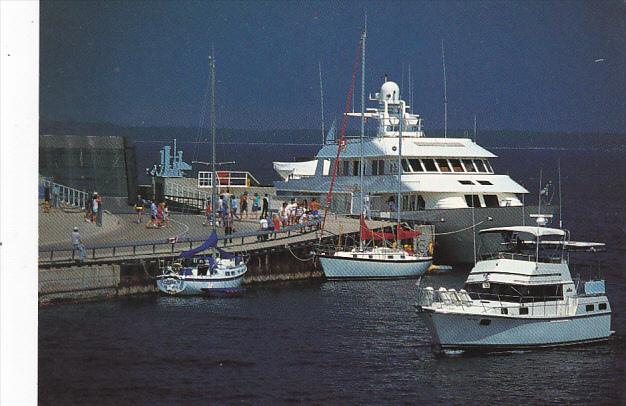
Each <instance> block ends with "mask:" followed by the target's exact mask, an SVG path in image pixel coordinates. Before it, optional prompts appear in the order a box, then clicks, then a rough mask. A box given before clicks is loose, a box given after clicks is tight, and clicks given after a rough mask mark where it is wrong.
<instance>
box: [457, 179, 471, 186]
mask: <svg viewBox="0 0 626 406" xmlns="http://www.w3.org/2000/svg"><path fill="white" fill-rule="evenodd" d="M459 183H460V184H461V185H473V184H474V182H472V181H471V180H460V181H459Z"/></svg>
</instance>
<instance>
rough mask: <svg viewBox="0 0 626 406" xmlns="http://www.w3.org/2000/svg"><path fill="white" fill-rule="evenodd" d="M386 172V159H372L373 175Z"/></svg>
mask: <svg viewBox="0 0 626 406" xmlns="http://www.w3.org/2000/svg"><path fill="white" fill-rule="evenodd" d="M384 174H385V161H383V160H382V159H380V160H374V161H372V175H384Z"/></svg>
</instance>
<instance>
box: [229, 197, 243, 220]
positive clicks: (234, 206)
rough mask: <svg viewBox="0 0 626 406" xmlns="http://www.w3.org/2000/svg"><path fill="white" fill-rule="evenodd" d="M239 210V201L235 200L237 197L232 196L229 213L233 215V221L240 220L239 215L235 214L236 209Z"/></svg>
mask: <svg viewBox="0 0 626 406" xmlns="http://www.w3.org/2000/svg"><path fill="white" fill-rule="evenodd" d="M238 208H239V201H238V200H237V196H235V195H232V196H231V197H230V213H231V214H232V215H233V220H234V219H237V220H241V218H240V217H239V215H238V214H237V209H238Z"/></svg>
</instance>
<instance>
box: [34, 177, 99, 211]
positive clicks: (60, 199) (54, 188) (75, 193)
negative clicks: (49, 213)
mask: <svg viewBox="0 0 626 406" xmlns="http://www.w3.org/2000/svg"><path fill="white" fill-rule="evenodd" d="M40 182H41V184H42V185H43V186H44V187H46V188H49V190H50V204H51V205H53V206H55V207H58V206H59V205H60V204H61V203H65V204H66V205H69V206H72V207H79V208H83V209H84V208H85V207H86V206H87V201H88V200H89V198H90V196H89V193H87V192H84V191H82V190H78V189H74V188H71V187H69V186H64V185H61V184H59V183H54V182H52V180H50V179H48V178H43V177H41V178H40ZM44 199H45V196H44Z"/></svg>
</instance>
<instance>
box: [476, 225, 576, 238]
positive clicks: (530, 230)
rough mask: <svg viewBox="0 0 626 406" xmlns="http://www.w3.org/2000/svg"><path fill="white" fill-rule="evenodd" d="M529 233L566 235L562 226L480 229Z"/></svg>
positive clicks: (495, 231) (493, 231) (481, 231)
mask: <svg viewBox="0 0 626 406" xmlns="http://www.w3.org/2000/svg"><path fill="white" fill-rule="evenodd" d="M516 232H517V233H528V234H531V235H533V236H535V237H545V236H549V235H556V236H565V235H566V232H565V230H561V229H560V228H547V227H537V226H511V227H496V228H486V229H484V230H480V231H479V232H478V233H479V234H486V233H516Z"/></svg>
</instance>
